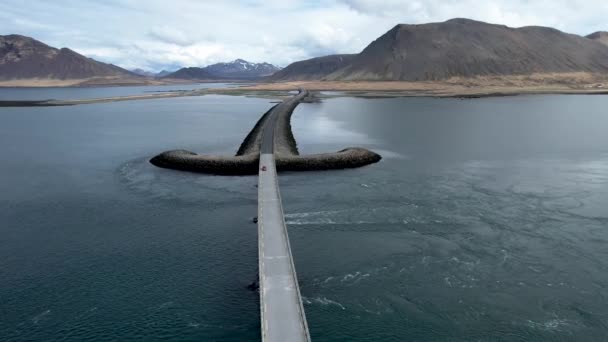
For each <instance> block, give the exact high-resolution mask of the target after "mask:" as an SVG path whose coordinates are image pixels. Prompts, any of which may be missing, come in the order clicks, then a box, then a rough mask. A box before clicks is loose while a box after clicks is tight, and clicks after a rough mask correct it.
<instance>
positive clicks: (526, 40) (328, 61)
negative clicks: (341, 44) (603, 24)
mask: <svg viewBox="0 0 608 342" xmlns="http://www.w3.org/2000/svg"><path fill="white" fill-rule="evenodd" d="M593 40H597V41H599V42H603V43H604V44H607V45H608V37H607V34H606V33H605V32H598V33H595V34H592V35H590V36H588V37H586V38H585V37H581V36H578V35H574V34H568V33H564V32H561V31H558V30H556V29H552V28H548V27H539V26H528V27H522V28H511V27H507V26H504V25H494V24H488V23H484V22H479V21H474V20H469V19H452V20H448V21H446V22H442V23H430V24H422V25H405V24H401V25H397V26H395V27H394V28H392V29H391V30H390V31H388V32H387V33H385V34H384V35H382V36H381V37H379V38H378V39H376V40H375V41H373V42H372V43H371V44H369V45H368V46H367V47H366V48H365V49H364V50H363V51H362V52H361V53H359V54H356V55H334V56H325V57H319V58H313V59H309V60H305V61H300V62H295V63H292V64H290V65H289V66H287V67H286V68H285V69H283V70H281V71H279V72H277V73H275V74H274V75H272V76H271V77H269V78H268V80H269V81H297V80H329V81H424V80H443V79H448V78H451V77H475V76H508V75H528V74H533V73H569V72H589V73H603V74H606V73H608V46H603V45H601V44H597V42H595V41H593Z"/></svg>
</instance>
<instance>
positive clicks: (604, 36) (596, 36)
mask: <svg viewBox="0 0 608 342" xmlns="http://www.w3.org/2000/svg"><path fill="white" fill-rule="evenodd" d="M587 38H589V39H591V40H595V41H597V42H600V43H602V44H604V45H608V32H606V31H598V32H594V33H592V34H590V35H588V36H587Z"/></svg>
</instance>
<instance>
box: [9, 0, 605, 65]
mask: <svg viewBox="0 0 608 342" xmlns="http://www.w3.org/2000/svg"><path fill="white" fill-rule="evenodd" d="M451 18H470V19H475V20H481V21H486V22H491V23H498V24H504V25H508V26H512V27H521V26H528V25H540V26H551V27H555V28H557V29H560V30H562V31H566V32H569V33H576V34H580V35H586V34H589V33H592V32H595V31H600V30H602V31H608V20H607V18H608V1H607V0H584V1H582V0H485V1H480V0H460V1H458V0H428V1H416V0H325V1H321V0H309V1H305V0H241V1H236V0H234V1H232V0H213V1H211V0H171V1H167V0H146V1H142V0H90V1H87V0H53V1H48V0H40V1H39V0H28V1H23V0H0V34H2V35H5V34H22V35H26V36H30V37H33V38H35V39H38V40H40V41H42V42H44V43H46V44H48V45H51V46H54V47H69V48H71V49H72V50H75V51H77V52H79V53H81V54H84V55H86V56H88V57H92V58H95V59H97V60H99V61H102V62H107V63H113V64H116V65H119V66H121V67H124V68H128V69H134V68H142V69H144V70H150V71H160V70H162V69H169V70H174V69H177V68H179V67H182V66H206V65H209V64H212V63H217V62H227V61H231V60H234V59H237V58H242V59H245V60H248V61H250V62H269V63H273V64H275V65H278V66H286V65H288V64H289V63H291V62H294V61H297V60H302V59H307V58H312V57H317V56H323V55H328V54H335V53H358V52H360V51H361V50H362V49H363V48H365V46H367V45H368V44H369V43H370V42H372V41H373V40H374V39H376V38H378V37H379V36H380V35H382V34H383V33H385V32H386V31H388V30H390V29H391V28H392V27H394V26H395V25H397V24H400V23H401V24H421V23H427V22H440V21H445V20H448V19H451Z"/></svg>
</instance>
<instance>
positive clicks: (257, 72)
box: [164, 59, 280, 80]
mask: <svg viewBox="0 0 608 342" xmlns="http://www.w3.org/2000/svg"><path fill="white" fill-rule="evenodd" d="M278 70H280V68H278V67H276V66H274V65H272V64H269V63H265V62H264V63H250V62H247V61H245V60H243V59H236V60H234V61H232V62H228V63H216V64H212V65H209V66H206V67H204V68H198V67H189V68H182V69H180V70H178V71H176V72H174V73H171V74H168V75H165V76H164V78H177V79H187V80H196V79H198V80H230V79H234V80H254V79H260V78H262V77H265V76H268V75H272V74H273V73H274V72H276V71H278Z"/></svg>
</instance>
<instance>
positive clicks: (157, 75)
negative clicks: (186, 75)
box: [154, 70, 173, 77]
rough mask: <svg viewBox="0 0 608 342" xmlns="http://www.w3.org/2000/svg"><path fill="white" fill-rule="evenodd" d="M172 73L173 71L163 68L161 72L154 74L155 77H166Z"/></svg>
mask: <svg viewBox="0 0 608 342" xmlns="http://www.w3.org/2000/svg"><path fill="white" fill-rule="evenodd" d="M171 73H173V71H167V70H161V71H160V72H158V73H156V75H154V76H155V77H165V76H167V75H169V74H171Z"/></svg>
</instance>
